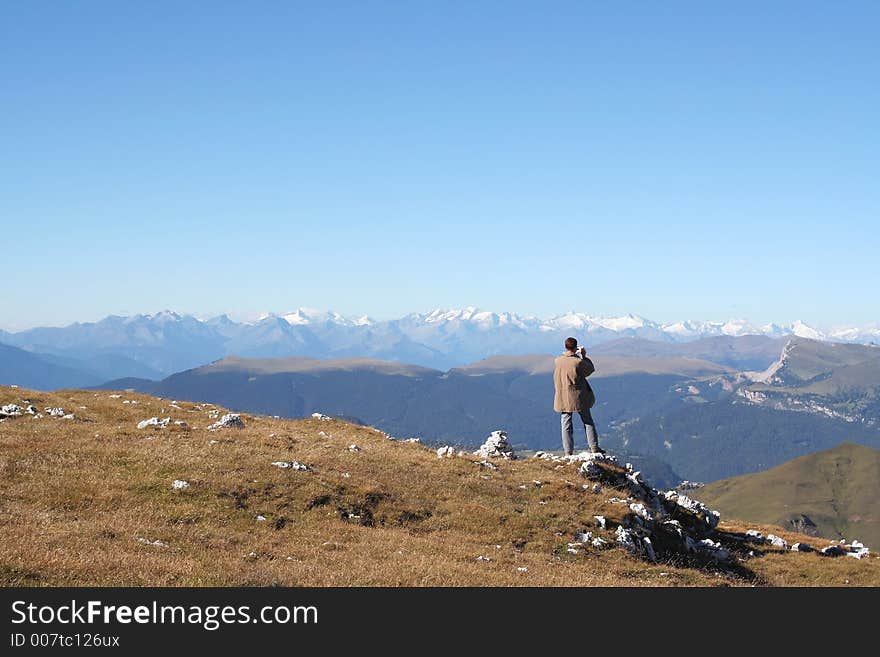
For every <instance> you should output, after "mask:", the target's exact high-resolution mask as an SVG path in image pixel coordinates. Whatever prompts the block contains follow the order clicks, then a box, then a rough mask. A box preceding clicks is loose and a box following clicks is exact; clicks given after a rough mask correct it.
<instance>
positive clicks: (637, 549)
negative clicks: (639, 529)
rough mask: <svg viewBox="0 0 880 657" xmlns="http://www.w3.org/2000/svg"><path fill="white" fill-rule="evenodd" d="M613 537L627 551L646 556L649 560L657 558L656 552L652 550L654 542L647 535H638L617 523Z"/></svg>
mask: <svg viewBox="0 0 880 657" xmlns="http://www.w3.org/2000/svg"><path fill="white" fill-rule="evenodd" d="M614 535H615V538H616V539H617V543H618V545H620V546H622V547H623V548H624V549H625V550H626V551H627V552H629V553H631V554H635V555H637V556H641V557H646V558H648V559H650V560H651V561H656V560H657V554H656V553H655V552H654V544H653V543H652V542H651V539H650V538H648V537H647V536H644V537H643V536H639V535H638V534H637V533H636V532H635V531H634V530H632V529H629V528H627V527H624V526H623V525H618V527H617V530H615V534H614Z"/></svg>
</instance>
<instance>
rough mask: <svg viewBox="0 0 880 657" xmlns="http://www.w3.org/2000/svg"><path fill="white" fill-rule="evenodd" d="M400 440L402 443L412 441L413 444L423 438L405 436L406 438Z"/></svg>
mask: <svg viewBox="0 0 880 657" xmlns="http://www.w3.org/2000/svg"><path fill="white" fill-rule="evenodd" d="M400 442H402V443H411V444H413V445H414V444H417V443H420V442H422V439H421V438H404V439H403V440H401V441H400Z"/></svg>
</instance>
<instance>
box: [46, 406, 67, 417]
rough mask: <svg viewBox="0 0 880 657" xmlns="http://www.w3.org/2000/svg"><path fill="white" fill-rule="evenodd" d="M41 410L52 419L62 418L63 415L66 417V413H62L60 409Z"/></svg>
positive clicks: (62, 410)
mask: <svg viewBox="0 0 880 657" xmlns="http://www.w3.org/2000/svg"><path fill="white" fill-rule="evenodd" d="M43 410H44V411H45V412H46V414H47V415H51V416H52V417H64V416H65V415H67V413H66V412H65V411H64V409H63V408H61V407H58V408H46V409H43Z"/></svg>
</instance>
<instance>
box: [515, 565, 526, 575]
mask: <svg viewBox="0 0 880 657" xmlns="http://www.w3.org/2000/svg"><path fill="white" fill-rule="evenodd" d="M516 570H517V572H520V573H527V572H529V569H528V568H527V567H526V566H519V567H518V568H517V569H516Z"/></svg>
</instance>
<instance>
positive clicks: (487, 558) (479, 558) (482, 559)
mask: <svg viewBox="0 0 880 657" xmlns="http://www.w3.org/2000/svg"><path fill="white" fill-rule="evenodd" d="M477 561H492V557H484V556H483V555H482V554H481V555H480V556H478V557H477Z"/></svg>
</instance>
